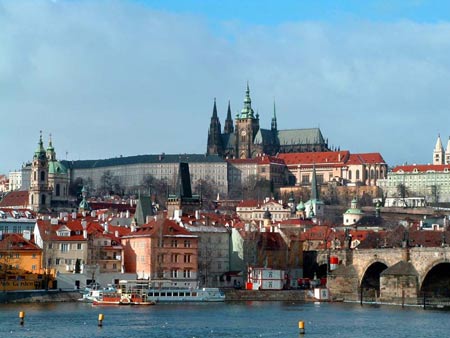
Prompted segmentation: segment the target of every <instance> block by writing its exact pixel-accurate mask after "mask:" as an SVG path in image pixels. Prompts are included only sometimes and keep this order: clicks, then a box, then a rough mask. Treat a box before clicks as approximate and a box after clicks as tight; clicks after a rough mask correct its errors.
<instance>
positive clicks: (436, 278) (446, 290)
mask: <svg viewBox="0 0 450 338" xmlns="http://www.w3.org/2000/svg"><path fill="white" fill-rule="evenodd" d="M421 277H422V281H421V283H420V292H421V293H422V294H423V293H425V294H427V295H429V296H436V297H450V262H449V261H446V260H443V259H442V260H439V261H435V262H433V263H432V264H430V266H429V267H428V269H426V270H425V273H424V274H423V275H422V276H421Z"/></svg>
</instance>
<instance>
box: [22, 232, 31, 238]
mask: <svg viewBox="0 0 450 338" xmlns="http://www.w3.org/2000/svg"><path fill="white" fill-rule="evenodd" d="M22 235H23V238H25V239H26V240H27V241H29V240H31V231H30V230H24V231H23V233H22Z"/></svg>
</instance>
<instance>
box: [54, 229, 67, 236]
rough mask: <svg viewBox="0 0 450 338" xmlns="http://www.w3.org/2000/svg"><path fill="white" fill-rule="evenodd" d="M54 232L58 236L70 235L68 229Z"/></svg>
mask: <svg viewBox="0 0 450 338" xmlns="http://www.w3.org/2000/svg"><path fill="white" fill-rule="evenodd" d="M56 234H57V235H58V236H60V237H70V231H68V230H58V231H57V232H56Z"/></svg>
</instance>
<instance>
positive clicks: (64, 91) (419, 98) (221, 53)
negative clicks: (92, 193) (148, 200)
mask: <svg viewBox="0 0 450 338" xmlns="http://www.w3.org/2000/svg"><path fill="white" fill-rule="evenodd" d="M247 82H248V83H249V86H250V91H251V98H252V106H253V108H254V110H255V111H257V112H258V113H259V115H260V124H261V126H262V127H263V128H270V120H271V117H272V114H273V104H274V101H275V102H276V110H277V119H278V128H279V129H294V128H315V127H320V129H321V131H322V134H323V135H324V137H325V138H326V139H328V143H329V146H330V147H333V148H337V147H339V148H340V149H341V150H349V151H350V152H351V153H367V152H379V153H381V155H382V156H383V157H384V159H385V161H386V162H387V163H388V164H389V165H390V166H395V165H399V164H404V163H409V164H413V163H418V164H419V163H421V164H426V163H430V162H431V160H432V151H433V148H434V146H435V143H436V139H437V137H438V135H440V136H441V138H442V141H443V143H444V147H445V146H446V144H447V140H448V138H449V135H450V114H449V111H450V1H449V2H447V1H420V0H417V1H414V0H410V1H402V0H399V1H381V0H378V1H376V0H367V1H356V0H355V1H352V0H347V1H344V0H341V1H340V0H333V1H331V0H330V1H325V0H324V1H318V0H315V1H314V0H311V1H307V0H304V1H299V0H292V1H268V0H259V1H258V0H254V1H250V0H227V1H213V0H204V1H194V0H183V1H169V0H146V1H145V0H134V1H132V0H122V1H119V0H110V1H106V0H102V1H100V0H98V1H95V0H92V1H82V0H66V1H62V0H42V1H40V0H35V1H29V0H0V117H1V129H0V144H1V148H0V149H1V150H0V151H1V152H2V156H1V160H0V173H3V174H7V173H8V172H9V171H12V170H18V169H20V167H21V166H22V164H23V163H25V162H28V161H30V160H31V159H32V157H33V154H34V151H35V149H36V148H37V143H38V140H39V134H40V131H42V134H43V139H44V143H45V145H47V144H48V141H49V138H50V135H51V138H52V141H53V145H54V147H55V150H56V153H57V157H58V159H61V160H63V159H64V160H65V159H68V160H84V159H102V158H111V157H119V156H130V155H141V154H159V153H163V152H164V153H167V154H169V153H205V152H206V141H207V131H208V127H209V122H210V118H211V114H212V107H213V102H214V98H216V100H217V108H218V114H219V117H220V118H221V122H222V126H223V124H224V119H225V117H226V108H227V104H228V100H230V102H231V109H232V111H233V114H236V113H237V112H239V111H240V110H241V109H242V106H243V99H244V95H245V88H246V84H247Z"/></svg>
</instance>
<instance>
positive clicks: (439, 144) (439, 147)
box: [434, 134, 443, 151]
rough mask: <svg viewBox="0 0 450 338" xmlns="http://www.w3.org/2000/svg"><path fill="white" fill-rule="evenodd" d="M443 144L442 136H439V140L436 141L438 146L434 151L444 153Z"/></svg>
mask: <svg viewBox="0 0 450 338" xmlns="http://www.w3.org/2000/svg"><path fill="white" fill-rule="evenodd" d="M442 149H443V147H442V142H441V135H440V134H438V138H437V140H436V146H435V147H434V151H442Z"/></svg>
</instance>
